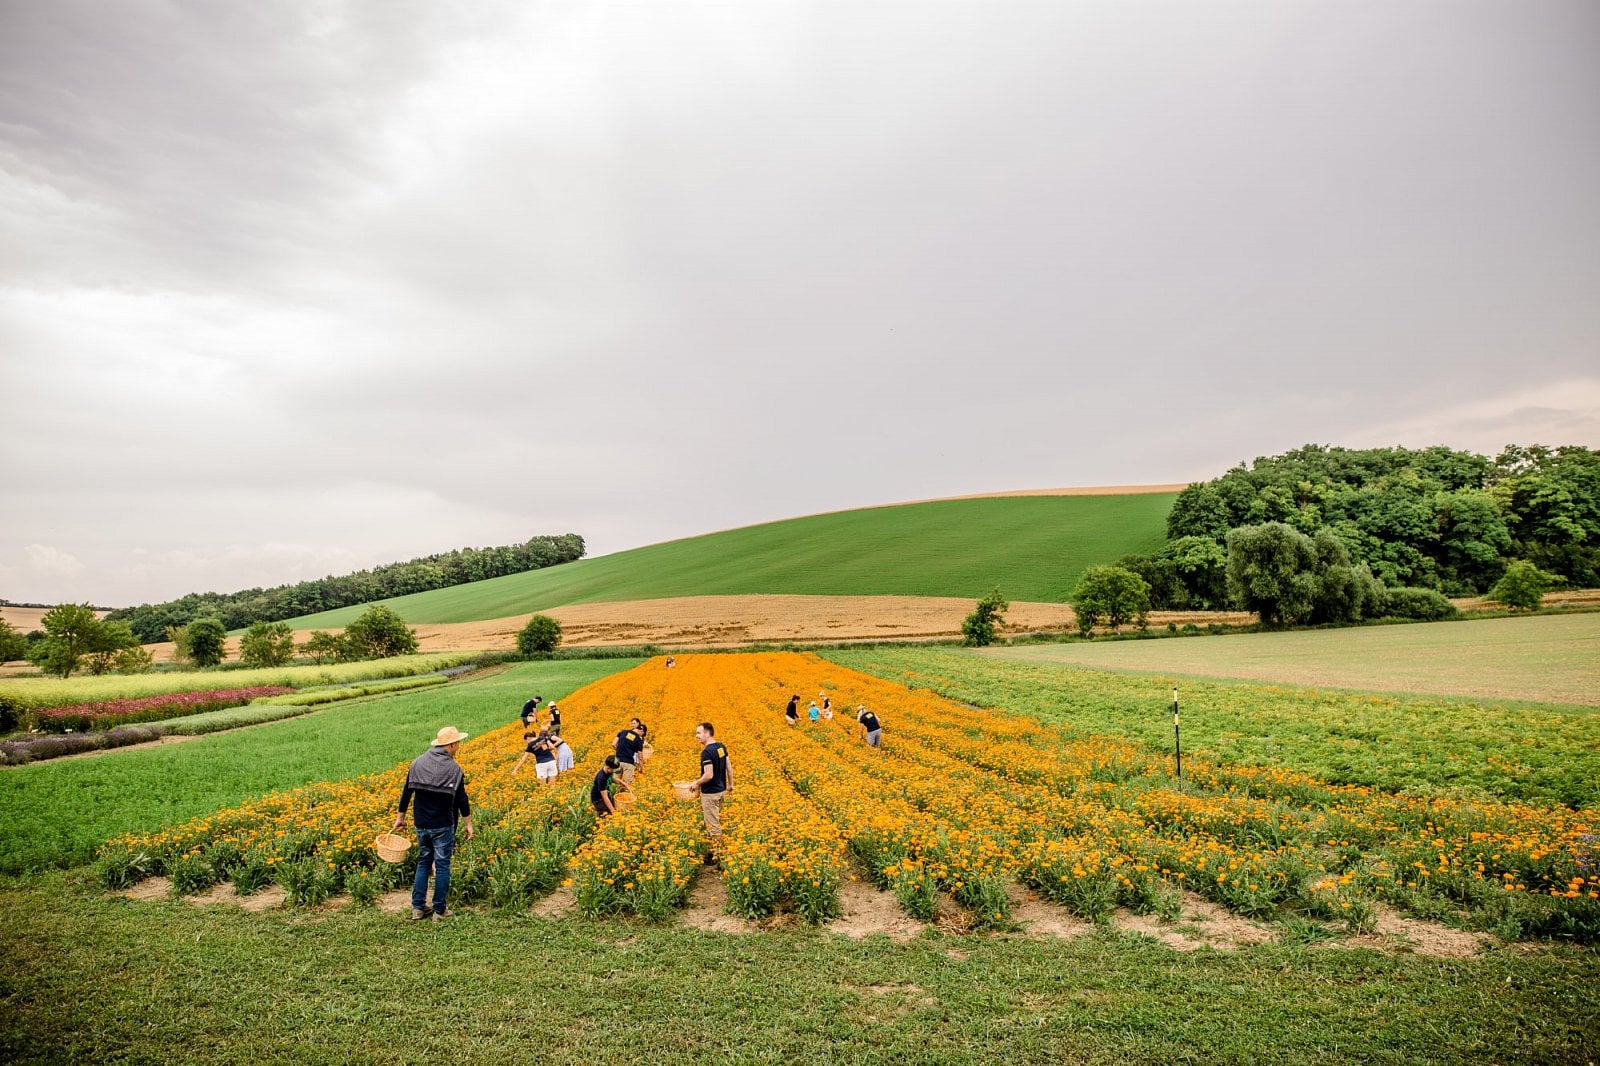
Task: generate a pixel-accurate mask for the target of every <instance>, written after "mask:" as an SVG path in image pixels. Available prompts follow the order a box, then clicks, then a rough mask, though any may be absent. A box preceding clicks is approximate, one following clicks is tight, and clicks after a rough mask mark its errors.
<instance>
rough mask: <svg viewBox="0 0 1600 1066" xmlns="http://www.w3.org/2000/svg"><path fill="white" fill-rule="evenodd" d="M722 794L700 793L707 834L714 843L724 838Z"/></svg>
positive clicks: (701, 811) (701, 809) (701, 810)
mask: <svg viewBox="0 0 1600 1066" xmlns="http://www.w3.org/2000/svg"><path fill="white" fill-rule="evenodd" d="M722 795H723V794H722V793H721V792H702V793H700V814H701V816H702V817H704V818H705V820H706V832H707V833H708V834H710V836H711V839H712V840H713V841H715V840H719V839H721V837H722Z"/></svg>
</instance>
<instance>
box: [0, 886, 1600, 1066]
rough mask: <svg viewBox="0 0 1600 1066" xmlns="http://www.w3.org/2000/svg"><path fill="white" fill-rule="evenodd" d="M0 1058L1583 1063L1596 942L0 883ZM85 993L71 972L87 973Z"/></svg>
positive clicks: (1589, 1049)
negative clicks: (292, 906) (397, 902)
mask: <svg viewBox="0 0 1600 1066" xmlns="http://www.w3.org/2000/svg"><path fill="white" fill-rule="evenodd" d="M0 936H3V937H4V938H5V940H6V942H7V943H8V944H11V945H13V947H14V948H15V947H16V946H19V945H26V950H25V951H23V950H11V951H7V952H5V953H4V957H3V960H0V1059H4V1060H6V1061H19V1062H20V1061H30V1062H61V1063H76V1062H83V1061H91V1060H94V1061H105V1060H115V1061H119V1062H169V1061H174V1060H182V1061H185V1062H195V1063H258V1062H290V1061H292V1062H314V1063H323V1062H327V1063H334V1062H384V1063H389V1062H401V1063H433V1062H452V1063H502V1062H579V1063H590V1062H596V1063H629V1062H632V1063H637V1062H683V1063H689V1062H713V1061H717V1062H723V1061H727V1062H785V1063H787V1062H817V1063H823V1062H846V1061H848V1062H863V1063H948V1062H976V1063H985V1064H991V1063H1008V1062H1019V1063H1020V1062H1028V1063H1037V1062H1085V1063H1118V1064H1121V1063H1127V1062H1164V1063H1165V1062H1171V1063H1326V1062H1374V1063H1395V1064H1412V1063H1455V1062H1584V1061H1586V1060H1593V1059H1594V1058H1595V1056H1596V1054H1597V1052H1600V1046H1597V1044H1596V1034H1597V1033H1600V1003H1597V1000H1596V999H1595V997H1594V995H1593V990H1594V989H1595V988H1596V987H1600V955H1597V954H1596V953H1595V952H1593V951H1583V950H1575V949H1563V948H1547V949H1539V950H1536V951H1534V952H1532V953H1524V952H1521V951H1517V950H1513V949H1509V948H1507V949H1497V950H1492V951H1490V952H1489V953H1487V954H1485V955H1482V956H1480V957H1477V958H1472V959H1464V960H1454V961H1442V960H1435V959H1426V958H1422V957H1418V956H1392V957H1391V956H1386V955H1381V954H1379V953H1377V952H1374V951H1369V950H1318V949H1314V948H1308V947H1305V946H1301V945H1295V944H1274V945H1267V946H1262V947H1256V948H1250V949H1247V950H1241V951H1238V952H1231V953H1229V952H1220V951H1212V950H1204V951H1200V952H1196V953H1193V954H1182V953H1179V952H1174V951H1172V950H1170V949H1168V948H1166V947H1163V946H1160V945H1158V944H1156V943H1155V942H1153V941H1150V940H1146V939H1143V938H1141V937H1138V936H1134V935H1131V934H1117V933H1112V932H1107V933H1105V934H1103V935H1099V936H1089V937H1084V938H1080V939H1077V940H1071V941H1027V940H1020V939H1015V938H1009V939H1008V938H998V937H973V936H966V937H959V938H949V937H942V936H939V935H937V934H928V935H925V936H924V937H923V938H921V939H918V940H915V941H913V942H911V943H909V944H904V945H901V944H895V943H892V942H889V941H886V940H883V939H881V938H879V939H875V940H868V941H862V942H855V941H850V940H847V939H845V938H843V937H840V936H836V935H833V934H829V933H818V932H810V931H805V930H783V931H777V932H771V933H763V934H760V935H753V936H735V935H727V934H717V933H701V932H695V931H691V930H687V929H683V928H677V927H670V926H667V927H662V926H650V925H645V924H643V923H639V922H623V921H583V920H575V919H563V920H542V919H537V918H533V917H531V916H527V915H522V914H505V913H501V912H487V911H485V912H480V913H472V912H462V913H460V914H458V915H457V916H456V917H455V918H453V919H452V921H451V924H448V925H434V924H431V923H429V924H416V925H413V924H410V923H407V922H405V921H404V920H402V919H400V918H397V917H395V916H393V915H388V914H383V913H380V912H376V911H372V910H364V911H363V910H345V911H340V912H328V911H321V912H310V913H293V912H274V913H268V914H264V915H253V914H246V913H243V912H241V911H240V910H239V909H238V908H236V907H227V906H221V907H209V908H199V907H195V906H192V905H190V904H187V903H170V902H154V903H132V902H129V901H126V900H119V899H113V898H108V897H107V896H105V895H103V894H102V893H100V892H99V891H98V889H96V888H95V887H94V886H93V884H92V883H90V880H89V878H87V877H86V876H85V875H83V874H71V875H68V874H62V873H50V874H45V875H40V876H38V877H36V878H34V879H32V880H31V881H29V882H28V883H26V884H20V883H17V884H13V885H11V886H9V887H7V888H5V889H0ZM91 991H92V994H91Z"/></svg>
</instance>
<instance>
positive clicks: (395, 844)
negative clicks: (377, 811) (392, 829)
mask: <svg viewBox="0 0 1600 1066" xmlns="http://www.w3.org/2000/svg"><path fill="white" fill-rule="evenodd" d="M372 848H373V850H374V851H376V852H377V853H378V858H380V859H382V860H383V861H384V862H405V861H406V856H407V855H408V854H410V852H411V838H410V837H403V836H401V835H400V834H399V833H379V834H378V838H377V839H376V840H374V841H373V842H372Z"/></svg>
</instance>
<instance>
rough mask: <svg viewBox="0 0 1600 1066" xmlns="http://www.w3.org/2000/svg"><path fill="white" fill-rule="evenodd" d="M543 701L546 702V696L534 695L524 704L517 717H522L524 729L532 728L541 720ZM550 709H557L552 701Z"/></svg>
mask: <svg viewBox="0 0 1600 1066" xmlns="http://www.w3.org/2000/svg"><path fill="white" fill-rule="evenodd" d="M543 702H544V697H543V696H538V695H536V696H534V697H533V699H531V700H529V701H528V702H527V703H524V704H523V705H522V713H521V714H520V715H518V716H517V717H519V718H521V719H522V728H524V729H532V728H533V726H534V723H535V722H537V721H538V720H539V704H541V703H543ZM550 709H551V710H552V711H553V710H555V709H556V705H555V704H553V703H552V704H551V705H550Z"/></svg>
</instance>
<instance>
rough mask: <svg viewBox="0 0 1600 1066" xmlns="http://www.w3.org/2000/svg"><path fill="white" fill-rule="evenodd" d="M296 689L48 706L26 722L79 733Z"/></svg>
mask: <svg viewBox="0 0 1600 1066" xmlns="http://www.w3.org/2000/svg"><path fill="white" fill-rule="evenodd" d="M293 691H294V690H293V689H291V688H288V687H285V686H282V685H255V686H252V687H250V688H231V689H212V690H210V691H206V692H175V693H169V694H167V695H162V696H144V697H140V698H137V699H123V700H104V701H101V702H97V703H79V704H72V705H69V706H66V707H47V708H44V709H41V710H37V711H32V712H30V713H29V714H27V715H25V716H24V721H25V722H30V724H31V727H32V728H34V729H38V730H41V731H43V732H46V733H79V732H84V731H87V730H95V729H109V728H111V727H114V726H123V725H135V724H137V723H141V722H160V721H164V720H166V719H168V718H181V717H184V716H185V715H191V714H201V713H204V712H206V711H216V710H221V709H222V708H224V707H239V706H243V705H244V704H246V703H249V702H250V701H251V700H256V699H261V698H263V697H267V696H278V695H282V694H283V693H286V692H293Z"/></svg>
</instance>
